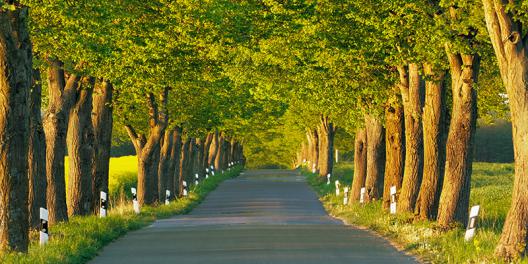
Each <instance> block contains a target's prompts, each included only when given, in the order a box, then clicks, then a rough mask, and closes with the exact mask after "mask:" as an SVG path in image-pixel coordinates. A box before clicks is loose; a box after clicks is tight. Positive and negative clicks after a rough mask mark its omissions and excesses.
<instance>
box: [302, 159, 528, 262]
mask: <svg viewBox="0 0 528 264" xmlns="http://www.w3.org/2000/svg"><path fill="white" fill-rule="evenodd" d="M304 173H305V175H307V177H308V181H309V183H310V184H311V185H312V186H313V187H314V189H315V190H316V192H317V193H318V194H319V196H320V199H321V201H322V202H323V204H324V206H325V208H326V210H327V211H328V212H329V213H330V214H332V215H333V216H336V217H338V218H340V219H343V220H344V221H345V222H347V223H349V224H352V225H357V226H362V227H366V228H369V229H371V230H373V231H375V232H377V233H379V234H381V235H383V236H385V237H386V238H388V239H389V240H391V241H393V242H395V243H396V244H397V245H399V246H400V247H401V248H403V249H405V250H406V251H409V252H410V253H412V254H414V255H417V256H418V257H419V258H421V259H422V260H424V261H426V262H431V263H502V262H501V260H499V259H496V258H495V257H494V255H493V252H494V249H495V246H496V245H497V242H498V240H499V237H500V233H501V230H502V226H503V223H504V219H505V217H506V213H507V212H508V209H509V207H510V201H511V190H512V185H513V165H512V164H495V163H474V165H473V176H472V181H471V185H472V188H471V205H476V204H479V205H480V206H481V211H480V218H479V223H478V229H477V235H476V236H475V239H474V240H473V241H472V242H469V243H468V242H465V241H464V231H465V229H464V228H463V227H458V228H455V229H452V230H449V231H442V230H441V229H440V228H438V226H437V225H436V224H435V223H434V222H431V221H417V220H414V219H413V216H412V215H397V216H393V215H390V214H388V213H386V212H383V211H382V209H381V203H380V202H374V203H371V204H368V205H365V206H362V205H359V204H352V205H349V206H344V205H343V204H342V203H343V198H342V196H340V197H336V195H335V186H334V184H330V185H326V179H323V178H322V177H319V176H317V175H314V174H311V173H309V172H306V171H305V172H304ZM352 175H353V165H352V164H351V163H339V164H338V165H337V166H336V168H335V170H334V176H335V177H337V178H339V180H340V182H343V183H346V184H350V183H351V181H352ZM519 262H520V263H528V259H526V258H525V259H522V260H519Z"/></svg>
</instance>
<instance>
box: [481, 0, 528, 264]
mask: <svg viewBox="0 0 528 264" xmlns="http://www.w3.org/2000/svg"><path fill="white" fill-rule="evenodd" d="M483 3H484V14H485V16H486V24H487V27H488V32H489V34H490V37H491V42H492V44H493V48H494V50H495V54H496V56H497V59H498V63H499V68H500V71H501V76H502V80H503V83H504V86H505V87H506V91H507V92H508V100H509V104H510V114H511V121H512V133H513V146H514V157H515V180H514V183H513V193H512V194H513V195H512V205H511V208H510V210H509V212H508V216H507V217H506V221H505V223H504V228H503V230H502V235H501V238H500V241H499V244H498V246H497V249H496V254H497V255H498V256H500V257H503V258H506V259H509V260H513V259H517V258H518V257H519V256H520V255H521V254H523V253H526V247H527V245H528V226H527V225H526V223H527V222H528V143H527V142H528V83H527V82H526V80H527V79H528V40H527V39H526V38H524V39H521V38H520V34H522V28H526V25H521V23H518V22H515V23H514V22H513V21H512V18H511V14H509V13H506V12H505V11H504V9H506V5H507V3H505V2H498V1H493V2H492V1H491V0H483ZM515 11H516V10H513V12H515ZM500 22H502V23H500ZM523 26H524V27H523ZM506 40H507V41H506Z"/></svg>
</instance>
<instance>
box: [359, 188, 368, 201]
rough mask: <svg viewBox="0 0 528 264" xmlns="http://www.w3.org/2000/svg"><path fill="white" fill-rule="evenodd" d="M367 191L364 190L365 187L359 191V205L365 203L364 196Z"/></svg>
mask: <svg viewBox="0 0 528 264" xmlns="http://www.w3.org/2000/svg"><path fill="white" fill-rule="evenodd" d="M366 192H367V190H366V189H365V187H363V188H361V191H360V194H359V203H361V204H362V203H365V194H366Z"/></svg>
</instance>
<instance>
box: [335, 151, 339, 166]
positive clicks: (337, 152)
mask: <svg viewBox="0 0 528 264" xmlns="http://www.w3.org/2000/svg"><path fill="white" fill-rule="evenodd" d="M335 158H336V163H339V150H338V149H336V153H335Z"/></svg>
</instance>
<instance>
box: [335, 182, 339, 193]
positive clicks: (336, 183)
mask: <svg viewBox="0 0 528 264" xmlns="http://www.w3.org/2000/svg"><path fill="white" fill-rule="evenodd" d="M335 187H336V196H339V180H336V181H335Z"/></svg>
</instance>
